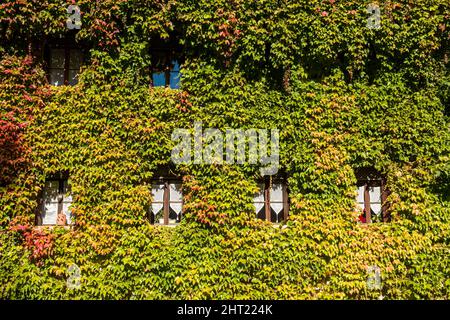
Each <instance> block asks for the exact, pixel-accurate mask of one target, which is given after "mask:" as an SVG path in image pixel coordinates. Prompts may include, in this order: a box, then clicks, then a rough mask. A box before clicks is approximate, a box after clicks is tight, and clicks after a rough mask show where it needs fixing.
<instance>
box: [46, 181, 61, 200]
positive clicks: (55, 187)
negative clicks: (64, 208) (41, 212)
mask: <svg viewBox="0 0 450 320" xmlns="http://www.w3.org/2000/svg"><path fill="white" fill-rule="evenodd" d="M58 194H59V181H57V180H51V181H46V182H45V187H44V201H45V202H46V203H50V202H58Z"/></svg>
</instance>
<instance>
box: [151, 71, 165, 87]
mask: <svg viewBox="0 0 450 320" xmlns="http://www.w3.org/2000/svg"><path fill="white" fill-rule="evenodd" d="M152 78H153V86H154V87H164V86H165V85H166V75H165V74H164V72H153V75H152Z"/></svg>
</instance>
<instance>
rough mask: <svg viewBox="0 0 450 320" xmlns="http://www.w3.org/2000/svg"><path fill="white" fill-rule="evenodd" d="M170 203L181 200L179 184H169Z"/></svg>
mask: <svg viewBox="0 0 450 320" xmlns="http://www.w3.org/2000/svg"><path fill="white" fill-rule="evenodd" d="M169 189H170V202H177V201H180V202H181V201H182V200H183V194H182V193H181V184H180V183H171V184H170V187H169Z"/></svg>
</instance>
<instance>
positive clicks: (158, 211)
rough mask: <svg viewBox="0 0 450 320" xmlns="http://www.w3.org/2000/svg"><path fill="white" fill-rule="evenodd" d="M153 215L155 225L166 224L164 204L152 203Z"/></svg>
mask: <svg viewBox="0 0 450 320" xmlns="http://www.w3.org/2000/svg"><path fill="white" fill-rule="evenodd" d="M151 214H153V215H154V217H153V218H154V222H155V224H164V210H163V204H162V203H152V207H151Z"/></svg>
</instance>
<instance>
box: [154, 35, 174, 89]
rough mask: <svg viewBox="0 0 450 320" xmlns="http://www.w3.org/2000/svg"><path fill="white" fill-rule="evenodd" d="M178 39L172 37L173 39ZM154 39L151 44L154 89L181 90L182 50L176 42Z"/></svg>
mask: <svg viewBox="0 0 450 320" xmlns="http://www.w3.org/2000/svg"><path fill="white" fill-rule="evenodd" d="M175 38H177V37H176V36H172V39H175ZM172 39H171V40H169V41H165V40H161V39H154V40H153V41H152V42H151V43H150V55H151V59H152V61H151V64H152V67H151V73H152V86H153V87H169V88H171V89H179V88H180V78H181V73H180V64H181V59H180V58H181V54H180V53H181V51H182V48H181V47H180V45H178V43H177V42H176V41H174V40H172Z"/></svg>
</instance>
